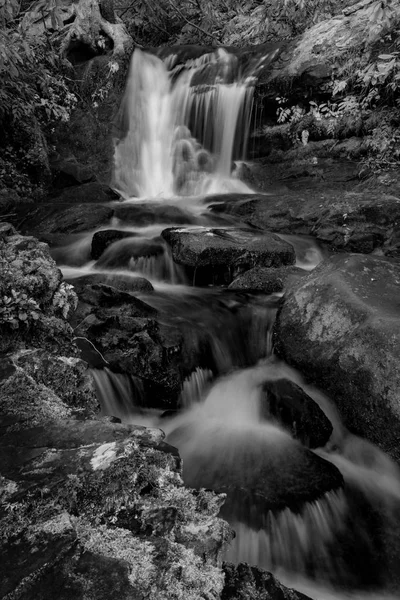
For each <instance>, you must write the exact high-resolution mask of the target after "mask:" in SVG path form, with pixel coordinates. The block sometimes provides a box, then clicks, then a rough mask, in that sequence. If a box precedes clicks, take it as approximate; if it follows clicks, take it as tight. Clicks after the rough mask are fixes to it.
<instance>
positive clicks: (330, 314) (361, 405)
mask: <svg viewBox="0 0 400 600" xmlns="http://www.w3.org/2000/svg"><path fill="white" fill-rule="evenodd" d="M399 291H400V265H399V263H398V262H397V261H393V260H390V259H387V258H382V257H377V256H363V255H356V254H352V255H340V256H335V257H332V258H331V259H329V260H325V261H324V262H322V263H321V264H320V265H319V266H318V267H317V268H316V269H315V270H314V271H313V272H312V273H310V275H308V276H307V277H306V278H305V279H304V280H302V282H301V283H300V285H299V286H298V287H297V288H296V289H294V290H292V291H291V292H289V294H288V296H287V299H286V302H285V304H284V305H283V308H282V311H281V313H280V315H279V317H278V323H277V347H278V351H279V352H280V353H281V355H283V356H284V357H285V358H286V360H287V361H288V362H289V363H290V364H292V365H295V366H296V367H298V368H299V369H300V370H301V371H302V372H303V373H304V374H305V375H306V377H307V378H308V379H309V380H311V381H313V382H315V383H316V384H318V386H320V387H321V388H322V389H323V390H325V391H326V392H328V393H329V394H330V395H331V396H332V398H333V400H334V402H335V404H336V405H337V407H338V409H339V412H340V414H341V416H342V418H343V420H344V423H345V425H346V426H347V427H349V428H350V429H351V430H352V431H354V432H356V433H359V434H360V435H362V436H365V437H366V438H367V439H369V440H371V441H373V442H374V443H376V444H378V445H379V446H380V447H381V448H383V449H384V450H385V451H386V452H388V453H389V454H391V455H392V456H393V457H394V458H396V459H400V452H399V446H398V439H399V436H400V416H399V415H400V404H399V399H398V389H399V384H400V370H399V366H398V356H399V352H400V311H399V304H398V296H399Z"/></svg>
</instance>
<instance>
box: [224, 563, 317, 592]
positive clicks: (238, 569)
mask: <svg viewBox="0 0 400 600" xmlns="http://www.w3.org/2000/svg"><path fill="white" fill-rule="evenodd" d="M222 568H223V571H224V573H225V585H224V589H223V590H222V595H221V600H311V599H310V598H309V597H308V596H305V595H304V594H301V593H300V592H296V591H295V590H292V589H289V588H287V587H285V586H284V585H282V584H281V583H280V582H279V581H278V580H277V579H276V578H275V577H274V576H273V575H272V574H271V573H268V571H264V570H263V569H259V568H257V567H254V566H251V565H248V564H246V563H239V564H238V565H233V564H232V563H227V562H224V563H223V565H222Z"/></svg>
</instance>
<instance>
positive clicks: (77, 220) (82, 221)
mask: <svg viewBox="0 0 400 600" xmlns="http://www.w3.org/2000/svg"><path fill="white" fill-rule="evenodd" d="M79 187H81V186H79ZM113 214H114V210H113V208H112V207H111V206H106V205H104V204H95V203H87V204H78V203H77V204H67V205H65V204H62V203H61V202H60V203H58V204H43V205H40V206H38V207H36V208H34V209H31V210H28V211H26V209H25V215H24V218H23V220H22V222H21V227H20V228H21V230H22V231H23V232H24V233H32V234H33V235H36V236H37V237H39V238H40V239H41V236H47V235H49V234H50V235H52V234H61V233H62V234H70V233H82V232H84V231H88V230H91V229H96V228H97V227H100V226H101V225H105V224H106V223H108V222H109V221H110V219H111V217H112V216H113Z"/></svg>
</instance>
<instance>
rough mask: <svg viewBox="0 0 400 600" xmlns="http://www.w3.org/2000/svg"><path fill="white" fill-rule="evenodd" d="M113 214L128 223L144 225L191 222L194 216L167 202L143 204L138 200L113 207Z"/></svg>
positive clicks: (138, 225)
mask: <svg viewBox="0 0 400 600" xmlns="http://www.w3.org/2000/svg"><path fill="white" fill-rule="evenodd" d="M115 216H116V217H117V218H118V219H120V220H121V221H123V222H124V223H128V224H130V225H136V226H137V227H145V226H146V225H154V224H155V223H165V224H170V223H171V224H176V225H181V224H185V223H186V224H191V223H193V221H194V217H193V215H192V214H191V213H190V212H187V211H185V210H183V209H182V208H179V207H178V206H168V204H165V203H161V204H143V203H141V202H140V201H135V202H126V203H122V204H119V205H117V206H116V207H115Z"/></svg>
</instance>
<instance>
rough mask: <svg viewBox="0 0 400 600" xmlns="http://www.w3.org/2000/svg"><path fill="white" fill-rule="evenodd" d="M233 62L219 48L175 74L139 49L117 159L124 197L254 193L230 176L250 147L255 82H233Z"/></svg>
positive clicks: (123, 112) (116, 175)
mask: <svg viewBox="0 0 400 600" xmlns="http://www.w3.org/2000/svg"><path fill="white" fill-rule="evenodd" d="M235 60H237V59H236V58H235V57H233V56H232V55H230V54H228V53H227V52H226V51H224V50H219V51H217V52H215V53H213V54H208V55H205V56H204V57H201V58H200V59H198V60H196V61H193V62H192V63H191V65H186V68H185V69H184V70H183V71H182V69H180V72H178V74H177V72H176V69H175V71H174V70H172V71H171V72H169V71H168V68H167V66H166V64H165V63H164V62H163V61H162V60H160V59H159V58H157V57H156V56H153V55H151V54H148V53H144V52H142V51H140V50H135V52H134V54H133V57H132V62H131V67H130V72H129V77H128V82H127V87H126V92H125V97H124V100H123V103H122V107H121V114H120V121H121V123H122V124H123V125H121V127H122V128H123V131H122V132H121V135H120V137H119V139H118V140H117V141H116V145H115V155H114V164H115V173H114V185H115V188H116V189H117V190H118V191H119V192H120V193H121V194H122V195H123V196H124V197H125V198H130V197H132V196H136V197H139V198H155V197H159V196H161V197H163V198H169V197H172V196H175V195H177V194H179V195H182V196H191V195H200V194H204V193H219V192H223V191H236V190H237V191H241V192H251V190H250V189H249V188H248V187H247V186H246V185H245V184H243V183H242V182H240V181H239V180H235V179H234V178H232V177H231V171H232V160H233V159H234V158H243V151H244V148H246V144H247V137H248V132H249V123H250V115H251V105H252V96H253V89H254V78H252V77H251V76H250V77H246V78H244V77H243V78H242V79H241V80H240V81H232V80H231V72H232V62H234V61H235ZM210 63H212V65H213V66H215V70H214V72H213V73H212V78H211V79H210V80H207V79H206V80H205V81H204V80H203V79H202V74H203V71H204V67H205V66H207V67H209V66H210ZM207 75H208V76H209V70H207ZM236 155H237V156H236Z"/></svg>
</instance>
